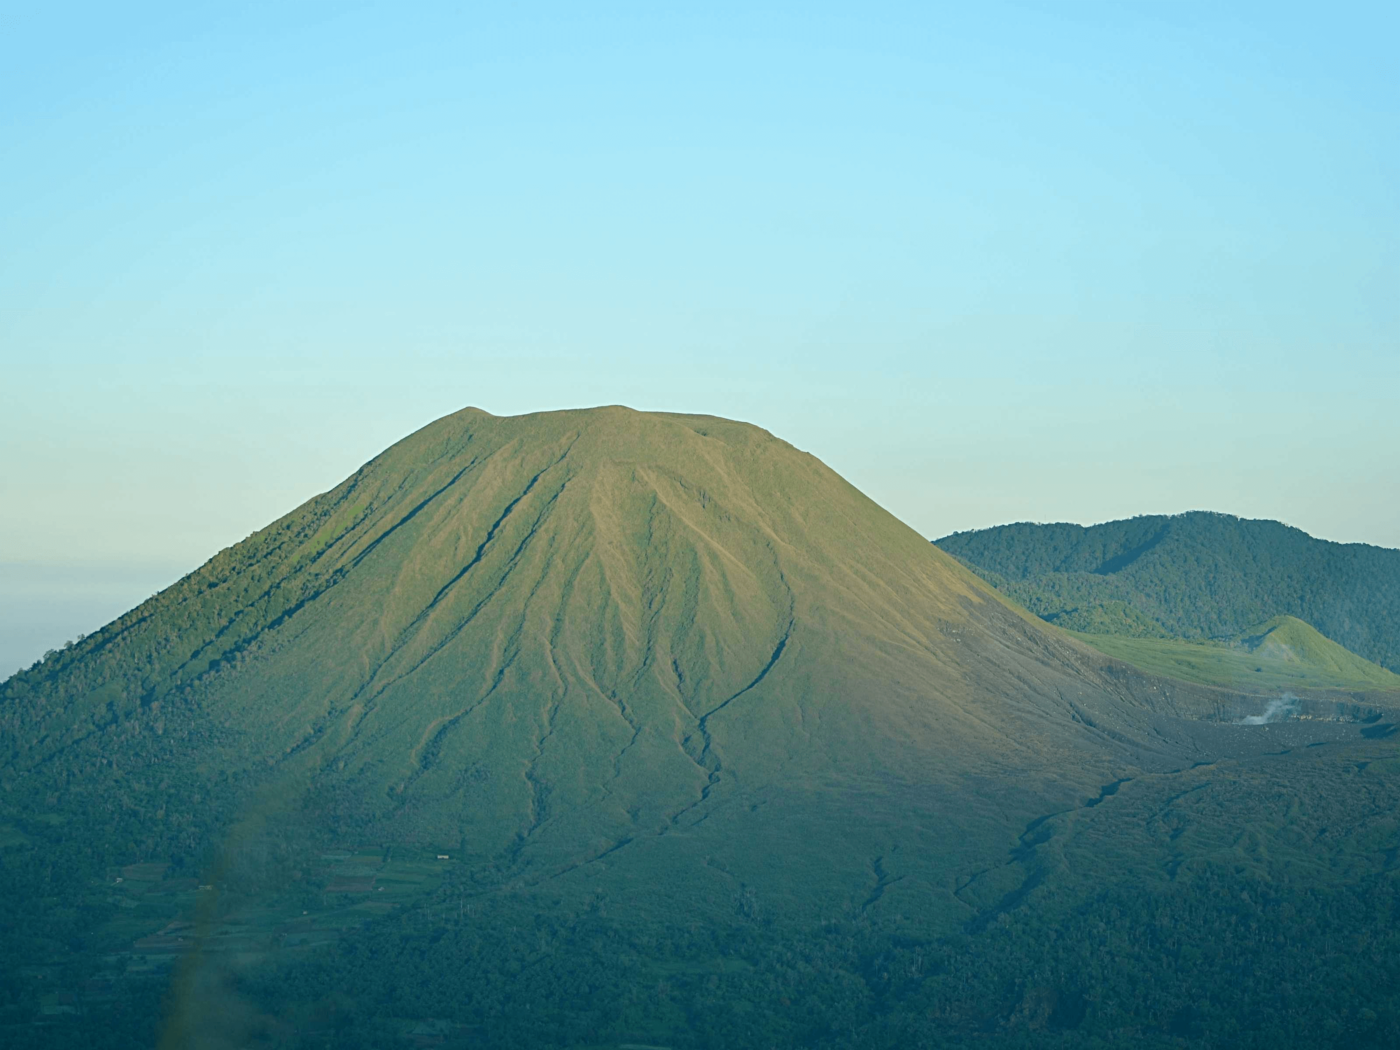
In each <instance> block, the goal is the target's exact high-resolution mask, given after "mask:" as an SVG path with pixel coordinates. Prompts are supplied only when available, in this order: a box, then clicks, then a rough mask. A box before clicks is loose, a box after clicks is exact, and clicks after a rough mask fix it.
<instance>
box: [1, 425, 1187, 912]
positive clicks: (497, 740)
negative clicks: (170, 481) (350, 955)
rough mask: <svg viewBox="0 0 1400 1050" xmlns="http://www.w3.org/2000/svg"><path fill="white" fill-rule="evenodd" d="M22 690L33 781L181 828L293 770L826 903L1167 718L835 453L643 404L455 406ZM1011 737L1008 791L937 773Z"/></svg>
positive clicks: (334, 811) (933, 861)
mask: <svg viewBox="0 0 1400 1050" xmlns="http://www.w3.org/2000/svg"><path fill="white" fill-rule="evenodd" d="M0 703H3V716H4V723H3V726H4V731H5V739H6V740H7V742H9V743H10V745H11V746H10V750H9V753H8V754H7V755H6V756H5V760H4V763H3V766H0V784H3V785H4V786H5V787H6V788H7V790H8V791H10V792H11V793H12V794H11V797H17V796H18V795H21V794H27V795H29V796H30V797H34V796H35V795H36V788H37V787H38V785H41V784H42V785H43V786H44V790H45V794H46V796H47V795H50V794H53V793H57V794H58V795H60V796H62V797H65V798H67V799H68V800H69V804H70V806H73V805H80V806H81V807H82V808H84V810H85V812H87V813H89V814H101V815H103V816H102V819H104V820H106V819H110V820H113V821H117V822H120V821H121V820H123V819H124V818H125V817H126V816H127V815H129V814H131V813H133V812H139V813H148V812H161V813H163V814H164V816H163V818H162V823H161V825H160V827H159V829H158V830H159V831H160V833H161V834H162V835H163V841H164V842H165V844H163V845H160V846H159V847H158V850H159V852H161V853H163V854H164V853H170V852H173V851H174V850H175V849H176V848H184V849H188V848H189V846H188V842H190V841H192V840H194V839H197V838H198V837H199V835H200V834H203V833H204V832H201V831H199V830H198V829H201V828H205V827H206V826H209V827H212V826H214V825H217V824H218V822H219V821H220V820H224V821H227V820H228V819H231V816H232V814H235V813H241V812H246V811H247V807H248V806H249V805H250V802H249V800H250V798H253V797H255V796H256V793H257V792H258V791H264V790H273V791H274V793H275V794H276V795H277V796H278V797H282V798H298V797H305V798H315V799H316V800H317V801H316V803H315V804H316V805H317V806H318V807H320V812H321V814H322V816H323V818H324V820H323V824H324V825H325V826H326V827H327V828H332V829H338V831H339V832H340V833H347V832H348V831H349V830H350V829H353V830H354V833H355V834H356V835H358V836H360V837H361V838H366V839H367V840H373V839H375V838H383V839H387V840H391V841H397V842H401V843H407V842H417V843H423V844H430V845H433V846H435V847H437V846H440V847H441V848H443V850H444V851H448V850H450V851H451V853H452V855H454V856H456V857H458V858H461V860H462V862H463V863H466V864H468V865H469V866H470V867H471V870H472V871H473V872H474V876H473V877H474V878H475V879H477V881H478V882H479V883H480V884H481V885H483V886H491V885H494V886H499V887H502V888H505V887H510V888H514V889H520V888H525V887H531V886H540V885H544V884H546V883H551V882H552V881H553V880H556V879H561V878H562V879H565V882H566V884H568V883H570V882H578V883H579V884H580V885H581V882H580V880H582V879H583V878H584V876H582V875H578V874H571V873H575V872H578V871H580V869H584V868H588V867H590V866H592V865H594V864H596V863H598V862H600V861H601V860H602V859H603V858H608V860H607V864H608V865H609V866H613V865H616V864H619V863H621V861H622V860H623V858H624V857H627V858H631V857H634V856H635V857H637V858H639V859H638V860H637V861H636V863H638V864H641V865H643V866H644V867H645V868H646V869H647V870H648V871H651V872H661V871H665V872H667V873H668V874H667V876H666V877H667V878H668V879H671V880H674V881H676V882H678V883H694V884H695V885H696V888H695V893H696V899H697V900H706V899H714V898H715V895H716V894H718V895H719V899H721V900H723V901H724V902H725V904H724V906H725V907H728V903H727V902H728V899H729V896H730V894H731V892H732V891H731V889H730V888H729V881H730V880H731V879H735V878H737V879H740V880H741V881H743V882H744V883H745V884H748V885H760V884H761V885H764V886H765V887H767V888H768V889H767V891H766V892H767V893H768V894H769V895H770V897H771V901H772V903H771V904H770V905H769V906H770V908H782V909H785V910H792V911H795V912H804V913H808V914H812V913H817V912H820V911H821V909H823V908H832V907H843V906H846V905H847V904H848V903H849V902H851V901H854V900H858V899H864V896H865V895H867V893H868V888H867V886H866V883H867V881H868V878H869V871H870V867H871V864H872V863H873V859H874V858H877V857H880V856H882V855H885V856H889V857H890V859H889V860H887V861H885V862H883V863H885V864H886V866H887V867H893V866H894V865H895V864H896V861H895V860H894V859H893V856H892V854H891V852H890V851H892V850H893V846H894V842H895V840H896V839H899V840H904V841H906V842H914V841H918V840H919V839H921V838H922V837H923V835H924V833H923V832H922V831H920V830H919V821H920V820H921V819H924V818H925V817H932V816H933V815H935V814H937V813H940V812H945V813H951V814H952V817H951V818H950V819H954V820H955V821H957V822H960V823H961V824H964V825H965V826H966V827H967V828H969V829H970V830H969V832H968V838H967V841H968V842H969V843H975V842H977V841H978V840H979V839H980V838H981V837H982V836H986V835H990V836H993V837H995V836H997V835H1001V834H1006V833H1008V832H1009V830H1010V829H1011V828H1012V827H1014V826H1015V825H1016V824H1017V823H1018V822H1019V821H1020V819H1021V817H1022V816H1026V817H1027V818H1028V817H1029V816H1033V815H1034V814H1035V813H1037V812H1040V811H1042V810H1043V809H1045V808H1047V807H1053V805H1055V804H1059V803H1061V802H1068V801H1071V800H1073V799H1074V798H1077V797H1080V796H1083V795H1086V794H1092V792H1093V791H1094V790H1096V787H1097V785H1098V784H1099V783H1101V782H1103V781H1106V780H1108V779H1112V776H1113V775H1114V773H1115V771H1116V770H1117V769H1119V768H1120V767H1121V766H1122V765H1123V763H1124V762H1125V761H1127V760H1128V759H1129V757H1130V756H1132V755H1133V754H1134V753H1135V750H1134V749H1135V748H1136V747H1138V746H1139V745H1138V744H1137V743H1135V741H1139V740H1147V741H1154V742H1149V743H1147V744H1143V745H1141V746H1143V747H1147V748H1148V750H1153V749H1157V750H1160V749H1161V745H1160V744H1158V743H1156V742H1155V734H1153V733H1150V732H1149V731H1148V729H1147V720H1148V718H1149V716H1150V712H1148V711H1147V710H1146V709H1144V708H1142V707H1140V706H1135V705H1134V703H1132V702H1128V701H1126V700H1125V698H1124V697H1122V696H1120V695H1118V694H1117V693H1116V692H1115V687H1114V685H1113V684H1112V682H1110V681H1109V680H1108V679H1106V678H1104V677H1103V676H1102V675H1101V674H1099V672H1098V671H1097V670H1096V669H1095V667H1094V665H1093V659H1092V656H1091V654H1090V651H1088V650H1082V649H1077V648H1076V647H1074V646H1073V644H1072V643H1068V642H1066V641H1064V640H1063V639H1062V637H1057V636H1056V635H1055V634H1054V633H1053V632H1050V631H1047V630H1045V629H1044V628H1043V627H1041V626H1039V625H1038V622H1037V621H1035V620H1034V618H1030V617H1026V616H1025V615H1024V614H1023V613H1020V612H1018V611H1016V610H1014V609H1011V608H1009V607H1008V606H1006V605H1005V604H1003V603H1002V602H1001V601H1000V600H998V599H997V598H996V597H995V596H994V594H993V592H992V591H990V589H989V588H987V587H986V586H985V585H984V584H983V583H982V582H981V581H979V580H978V579H977V578H976V577H975V576H973V575H972V574H971V573H968V572H967V571H965V570H964V569H963V568H962V567H960V566H959V565H958V564H957V563H956V561H955V560H953V559H952V558H949V557H948V556H947V555H945V554H943V553H942V552H941V551H938V550H936V549H934V548H931V547H930V546H929V545H928V544H927V543H925V542H923V541H922V540H921V539H920V538H919V537H918V536H917V535H916V534H915V533H914V532H913V531H912V530H910V529H908V528H907V527H906V526H904V525H902V524H901V523H900V522H898V521H896V520H895V519H894V518H893V517H891V516H890V515H888V514H887V513H885V512H884V511H882V510H881V509H880V508H878V507H877V506H875V505H874V504H873V503H871V502H870V501H869V500H868V499H866V498H865V497H864V496H862V495H861V494H860V493H859V492H857V491H856V490H855V489H853V488H852V487H851V486H850V485H848V484H847V483H845V482H844V481H843V480H842V479H840V478H839V477H838V476H836V475H835V474H834V473H832V472H831V471H830V470H829V469H827V468H826V467H825V466H823V465H822V464H821V463H819V462H818V461H817V460H815V459H813V458H812V457H810V456H808V455H805V454H804V453H801V452H799V451H798V450H796V449H794V448H792V447H791V446H789V445H787V444H785V443H783V442H781V441H778V440H777V439H775V438H773V437H772V436H771V435H769V434H767V433H765V432H763V431H761V430H758V429H757V428H755V427H750V426H746V425H743V424H737V423H730V422H727V421H724V420H719V419H713V418H709V417H683V416H668V415H659V414H644V413H636V412H632V411H630V410H626V409H599V410H594V411H590V412H581V413H580V412H573V413H570V412H563V413H547V414H541V415H535V416H523V417H514V418H504V419H502V418H496V417H492V416H489V415H487V414H486V413H482V412H478V411H474V410H467V411H464V412H461V413H458V414H457V415H455V416H451V417H448V418H447V419H444V420H441V421H439V422H438V423H436V424H433V425H432V426H430V427H427V428H425V429H424V430H422V431H420V432H419V433H417V434H415V435H413V436H411V437H410V438H408V439H406V440H404V441H403V442H400V443H399V444H398V445H396V446H395V447H393V448H392V449H390V450H389V451H387V452H386V453H385V454H384V455H383V456H381V457H379V458H378V459H376V460H374V461H373V462H372V463H370V464H368V465H367V466H366V467H365V468H363V469H362V470H361V471H359V472H358V473H357V474H356V475H355V476H354V477H352V478H350V479H349V480H347V481H346V482H345V483H344V484H343V485H341V486H339V487H338V488H337V489H335V490H333V491H332V492H329V493H327V494H325V495H324V496H321V497H318V498H316V499H314V500H312V501H311V502H309V503H307V504H306V505H305V506H303V507H301V508H299V509H298V510H296V511H294V512H293V513H291V514H290V515H288V516H287V517H285V518H283V519H282V520H280V521H278V522H276V523H274V524H273V525H271V526H269V527H268V528H267V529H265V530H263V531H261V532H259V533H257V534H256V535H254V536H252V537H250V538H249V539H248V540H246V541H245V542H243V543H241V544H239V545H238V546H236V547H233V548H230V549H229V550H227V551H225V552H223V553H222V554H220V555H219V556H218V557H216V558H214V559H213V560H212V561H211V562H209V563H208V564H207V565H206V566H204V567H203V568H201V569H200V570H199V571H197V572H195V573H193V574H191V575H190V576H189V577H187V578H185V579H184V580H182V581H180V582H179V583H178V584H177V585H176V586H174V587H172V588H170V589H169V590H167V591H165V592H163V593H162V594H160V595H158V596H157V597H155V598H153V599H152V600H150V601H149V602H147V603H145V604H144V605H142V606H141V607H139V608H138V609H135V610H133V611H132V612H131V613H129V614H127V615H126V616H124V617H122V618H121V619H119V620H118V621H116V622H115V623H114V624H112V625H110V626H109V627H107V628H105V629H104V630H102V631H100V632H98V633H97V634H95V635H93V636H92V637H90V638H87V639H85V640H84V641H82V642H81V643H79V644H78V645H76V646H74V647H73V648H72V649H70V650H67V651H65V652H63V653H61V654H59V655H58V656H56V657H54V658H52V659H50V660H48V661H46V662H45V663H44V664H43V665H41V666H39V667H38V668H36V669H34V670H32V671H30V672H28V673H25V674H21V675H18V676H16V677H15V678H13V679H11V680H10V681H9V682H7V683H6V684H5V685H4V687H3V696H2V697H0ZM1076 708H1078V709H1079V710H1082V711H1085V712H1089V711H1098V712H1100V713H1101V717H1102V718H1104V719H1111V720H1112V721H1113V722H1114V723H1115V724H1116V725H1118V726H1120V729H1119V731H1118V732H1117V733H1116V735H1114V736H1111V737H1110V736H1105V735H1104V734H1103V733H1102V732H1101V731H1095V730H1093V729H1091V728H1089V726H1087V725H1086V724H1085V723H1084V722H1083V721H1076V720H1075V719H1074V718H1073V717H1072V715H1073V711H1074V710H1075V709H1076ZM1134 725H1136V726H1137V727H1138V728H1137V730H1136V731H1135V730H1134V729H1133V726H1134ZM1135 733H1136V735H1134V734H1135ZM1164 760H1165V759H1164ZM153 766H155V767H158V768H159V769H160V770H161V776H160V777H159V778H155V777H151V776H149V775H147V773H146V772H145V771H146V770H148V769H149V768H151V767H153ZM999 771H1000V772H1007V773H1008V776H1009V774H1010V771H1014V774H1015V775H1014V779H1008V780H1007V781H1006V783H1005V784H1004V785H1003V784H1001V783H999V782H997V781H988V786H987V788H986V793H987V802H988V806H989V807H991V808H996V809H997V811H998V812H999V814H1000V815H998V816H997V817H995V819H992V820H990V823H988V819H989V818H988V817H987V816H986V814H985V813H982V812H979V811H978V810H977V809H976V808H975V807H974V808H972V809H969V808H967V807H963V806H954V807H949V806H948V804H947V802H946V801H945V798H944V797H942V796H943V795H946V794H947V793H950V792H954V791H955V790H956V789H957V786H958V785H959V784H961V783H962V782H963V781H964V779H965V778H966V777H967V776H969V775H978V776H986V777H994V776H998V775H999ZM211 776H212V777H213V780H214V782H213V784H212V785H211V784H209V783H207V779H208V778H209V777H211ZM1012 784H1014V787H1011V786H1008V785H1012ZM940 793H942V795H941V794H940ZM857 799H859V800H860V802H859V806H860V807H861V808H862V809H863V811H864V812H865V813H866V814H867V816H868V819H867V820H865V821H863V822H861V823H860V824H858V825H853V824H852V823H851V822H850V820H849V819H848V815H849V813H850V811H851V808H852V806H853V805H856V804H857V803H856V801H855V800H857ZM993 800H995V802H994V803H993ZM221 807H225V808H226V810H227V815H226V816H219V815H218V814H219V812H220V808H221ZM750 812H752V815H747V816H745V815H744V814H748V813H750ZM695 829H703V830H702V831H697V830H695ZM155 833H156V832H155V831H153V830H152V828H151V827H150V826H149V825H147V826H145V827H143V828H142V834H144V835H147V836H151V835H154V834H155ZM754 834H762V835H772V836H777V839H776V841H779V842H781V843H783V844H784V849H783V850H781V851H777V852H775V853H771V854H768V855H766V856H763V857H762V858H760V857H759V856H757V855H755V854H753V853H752V851H750V850H749V849H748V848H747V847H744V846H742V845H740V844H739V843H741V842H742V841H743V840H745V839H747V838H748V837H751V836H752V835H754ZM697 836H698V837H699V839H701V840H703V841H697ZM181 843H185V845H184V846H183V847H182V846H181ZM837 844H839V848H836V849H834V848H833V847H834V846H836V845H837ZM153 848H155V847H153ZM906 848H912V847H906ZM916 852H917V851H916ZM705 856H724V857H725V858H726V860H725V868H726V870H727V871H729V872H731V874H729V875H724V876H720V875H717V874H715V872H714V870H707V869H705V867H704V865H702V864H701V859H702V858H703V857H705ZM956 856H957V851H956V850H955V851H953V852H952V853H949V854H946V855H945V854H939V855H930V856H929V857H928V858H925V859H923V860H921V861H920V864H922V865H923V870H922V871H920V874H919V875H918V877H917V878H918V879H919V880H922V881H924V882H925V884H926V886H927V890H928V894H927V896H925V898H924V899H923V900H922V901H921V907H923V908H926V909H931V910H934V911H937V910H939V909H943V910H945V911H950V912H956V911H958V910H960V909H961V908H962V907H963V906H962V905H961V904H960V903H959V902H957V901H956V900H955V899H953V897H952V895H951V894H950V892H949V891H948V890H947V889H946V888H943V887H942V886H941V883H942V881H943V880H944V878H945V877H946V876H945V875H944V874H942V872H944V871H945V870H946V868H947V866H948V865H955V864H956V863H957V862H958V861H957V859H956ZM929 865H932V867H930V866H929ZM788 877H792V878H795V879H800V880H801V881H802V882H803V883H804V890H803V892H802V893H796V892H794V891H793V888H792V886H791V885H789V883H788V882H787V881H785V880H786V879H787V878H788ZM915 881H916V880H915V877H914V876H913V875H912V871H911V879H910V885H911V886H912V885H913V884H914V882H915Z"/></svg>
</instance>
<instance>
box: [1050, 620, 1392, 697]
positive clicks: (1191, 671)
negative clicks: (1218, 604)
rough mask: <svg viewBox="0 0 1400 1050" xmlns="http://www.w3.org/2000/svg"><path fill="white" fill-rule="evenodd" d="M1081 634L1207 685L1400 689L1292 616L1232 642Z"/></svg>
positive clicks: (1140, 663)
mask: <svg viewBox="0 0 1400 1050" xmlns="http://www.w3.org/2000/svg"><path fill="white" fill-rule="evenodd" d="M1076 637H1078V638H1080V639H1082V640H1083V641H1085V642H1087V643H1088V644H1090V645H1092V646H1094V647H1095V648H1096V649H1098V650H1100V651H1101V652H1104V653H1107V654H1108V655H1109V656H1113V657H1116V658H1117V659H1119V660H1123V661H1126V662H1127V663H1131V664H1133V665H1135V666H1137V667H1140V668H1142V669H1143V670H1145V671H1149V672H1151V673H1153V674H1159V675H1166V676H1167V677H1170V678H1179V679H1182V680H1184V681H1188V682H1197V683H1200V684H1203V685H1214V686H1223V687H1225V688H1230V689H1238V690H1242V691H1249V690H1250V689H1251V688H1256V689H1278V688H1289V687H1292V688H1296V689H1364V690H1395V691H1398V692H1400V675H1396V674H1393V673H1392V672H1390V671H1387V670H1386V669H1385V668H1384V667H1381V666H1380V665H1378V664H1373V663H1371V661H1369V660H1363V659H1362V658H1361V657H1359V656H1357V655H1356V654H1355V653H1353V652H1350V651H1348V650H1347V649H1344V648H1342V646H1340V645H1338V644H1337V643H1336V642H1334V641H1332V640H1331V639H1329V638H1325V637H1323V635H1321V634H1320V633H1318V631H1317V630H1315V629H1314V628H1313V627H1312V626H1311V625H1310V624H1307V623H1304V622H1303V621H1302V620H1299V619H1297V618H1296V617H1293V616H1276V617H1274V618H1273V619H1272V620H1269V621H1267V622H1266V623H1262V624H1259V625H1258V626H1257V627H1253V628H1250V629H1249V630H1247V631H1245V632H1244V633H1243V634H1241V635H1240V636H1239V637H1238V638H1235V639H1233V640H1231V641H1228V642H1208V641H1201V642H1195V641H1185V640H1182V639H1176V638H1128V637H1123V636H1119V635H1104V634H1076Z"/></svg>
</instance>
